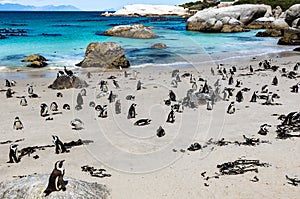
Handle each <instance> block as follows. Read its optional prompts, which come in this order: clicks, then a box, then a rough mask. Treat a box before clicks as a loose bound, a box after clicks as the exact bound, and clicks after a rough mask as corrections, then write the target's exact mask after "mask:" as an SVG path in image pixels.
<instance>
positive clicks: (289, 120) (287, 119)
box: [282, 112, 297, 125]
mask: <svg viewBox="0 0 300 199" xmlns="http://www.w3.org/2000/svg"><path fill="white" fill-rule="evenodd" d="M295 115H297V112H290V113H289V114H287V116H286V117H285V118H284V120H283V122H282V125H291V124H292V123H293V122H294V121H293V118H294V116H295Z"/></svg>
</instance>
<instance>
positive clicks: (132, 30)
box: [103, 24, 157, 39]
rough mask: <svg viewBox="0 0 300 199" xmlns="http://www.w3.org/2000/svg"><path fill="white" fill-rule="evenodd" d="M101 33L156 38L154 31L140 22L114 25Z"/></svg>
mask: <svg viewBox="0 0 300 199" xmlns="http://www.w3.org/2000/svg"><path fill="white" fill-rule="evenodd" d="M103 35H107V36H116V37H126V38H134V39H153V38H157V36H156V35H155V33H154V32H153V31H152V30H151V29H150V28H147V27H145V26H144V25H142V24H135V25H120V26H115V27H112V28H110V29H108V30H106V31H104V32H103Z"/></svg>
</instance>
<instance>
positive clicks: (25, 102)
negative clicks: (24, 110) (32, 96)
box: [20, 97, 28, 106]
mask: <svg viewBox="0 0 300 199" xmlns="http://www.w3.org/2000/svg"><path fill="white" fill-rule="evenodd" d="M20 105H21V106H27V105H28V104H27V100H26V98H25V97H22V98H21V100H20Z"/></svg>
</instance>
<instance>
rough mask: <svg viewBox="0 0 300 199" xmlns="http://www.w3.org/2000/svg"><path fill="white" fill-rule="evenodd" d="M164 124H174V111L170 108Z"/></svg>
mask: <svg viewBox="0 0 300 199" xmlns="http://www.w3.org/2000/svg"><path fill="white" fill-rule="evenodd" d="M166 122H169V123H174V122H175V114H174V110H173V108H172V107H171V111H170V113H169V115H168V118H167V121H166Z"/></svg>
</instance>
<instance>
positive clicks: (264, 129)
mask: <svg viewBox="0 0 300 199" xmlns="http://www.w3.org/2000/svg"><path fill="white" fill-rule="evenodd" d="M270 127H271V125H269V124H263V125H261V126H260V129H259V131H258V134H260V135H267V133H268V132H269V128H270Z"/></svg>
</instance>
